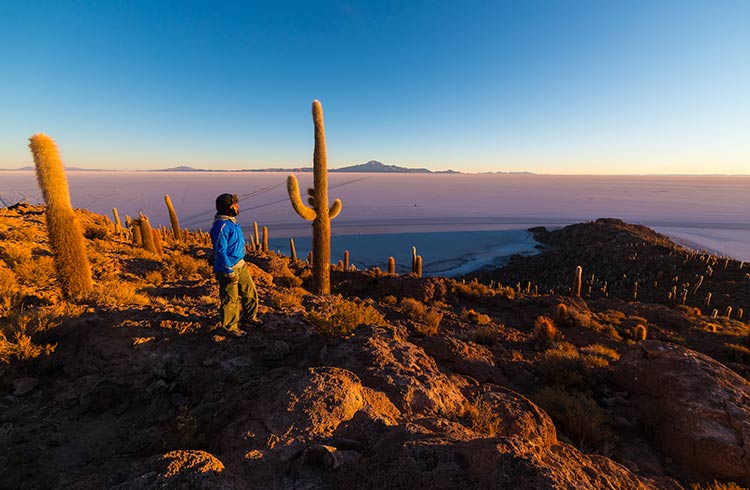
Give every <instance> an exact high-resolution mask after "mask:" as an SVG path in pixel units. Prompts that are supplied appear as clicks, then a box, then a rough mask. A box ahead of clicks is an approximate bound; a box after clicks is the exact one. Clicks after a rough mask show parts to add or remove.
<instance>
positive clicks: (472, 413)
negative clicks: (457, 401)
mask: <svg viewBox="0 0 750 490" xmlns="http://www.w3.org/2000/svg"><path fill="white" fill-rule="evenodd" d="M464 417H466V418H467V419H468V422H469V427H471V430H473V431H474V432H476V433H478V434H483V435H485V436H488V437H496V436H498V435H502V434H503V432H504V431H503V420H502V419H501V418H500V415H499V414H498V413H497V412H496V411H495V410H494V407H493V405H492V404H491V403H488V402H486V401H484V400H482V398H481V397H476V398H475V399H474V400H473V401H471V402H470V403H469V404H468V405H467V406H466V410H465V412H464Z"/></svg>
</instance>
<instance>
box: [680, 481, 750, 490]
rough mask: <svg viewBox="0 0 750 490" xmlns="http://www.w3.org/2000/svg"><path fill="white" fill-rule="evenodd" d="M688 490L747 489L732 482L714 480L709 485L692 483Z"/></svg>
mask: <svg viewBox="0 0 750 490" xmlns="http://www.w3.org/2000/svg"><path fill="white" fill-rule="evenodd" d="M690 490H747V487H741V486H740V485H737V484H736V483H734V482H722V481H719V480H714V481H713V482H711V483H704V484H700V483H693V484H691V485H690Z"/></svg>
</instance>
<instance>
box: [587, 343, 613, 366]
mask: <svg viewBox="0 0 750 490" xmlns="http://www.w3.org/2000/svg"><path fill="white" fill-rule="evenodd" d="M581 354H585V355H588V356H597V357H602V358H604V359H606V360H607V361H609V362H612V361H616V360H618V359H619V358H620V354H619V353H618V352H617V351H616V350H614V349H610V348H609V347H605V346H603V345H601V344H593V345H587V346H586V347H581Z"/></svg>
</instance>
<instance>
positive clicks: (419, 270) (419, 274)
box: [414, 255, 422, 277]
mask: <svg viewBox="0 0 750 490" xmlns="http://www.w3.org/2000/svg"><path fill="white" fill-rule="evenodd" d="M414 273H415V274H416V275H417V277H422V256H421V255H417V265H416V270H415V271H414Z"/></svg>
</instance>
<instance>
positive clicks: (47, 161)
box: [29, 133, 94, 299]
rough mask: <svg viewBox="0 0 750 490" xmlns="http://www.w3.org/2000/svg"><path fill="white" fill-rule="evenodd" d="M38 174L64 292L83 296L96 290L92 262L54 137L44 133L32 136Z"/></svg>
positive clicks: (79, 296)
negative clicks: (87, 253) (74, 209)
mask: <svg viewBox="0 0 750 490" xmlns="http://www.w3.org/2000/svg"><path fill="white" fill-rule="evenodd" d="M29 141H30V144H29V147H30V148H31V153H32V154H33V156H34V164H35V165H36V176H37V180H38V181H39V187H41V189H42V195H43V196H44V202H45V203H46V204H47V209H46V213H45V214H46V218H47V232H48V234H49V241H50V247H51V248H52V254H53V257H54V260H55V270H56V272H57V279H58V281H59V282H60V285H61V287H62V290H63V292H64V293H65V294H66V295H68V296H69V297H71V298H73V299H83V298H84V297H85V296H86V295H87V294H88V293H90V292H91V291H92V290H93V287H94V285H93V282H92V280H91V265H90V264H89V259H88V256H87V255H86V244H85V242H84V239H83V232H82V231H81V225H80V223H79V221H78V218H77V217H76V215H75V213H74V212H73V206H72V205H71V203H70V191H69V190H68V180H67V178H66V177H65V169H64V167H63V163H62V160H61V159H60V154H59V153H58V151H57V145H56V144H55V142H54V140H52V138H50V137H49V136H47V135H46V134H44V133H39V134H35V135H34V136H32V137H31V138H29Z"/></svg>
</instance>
